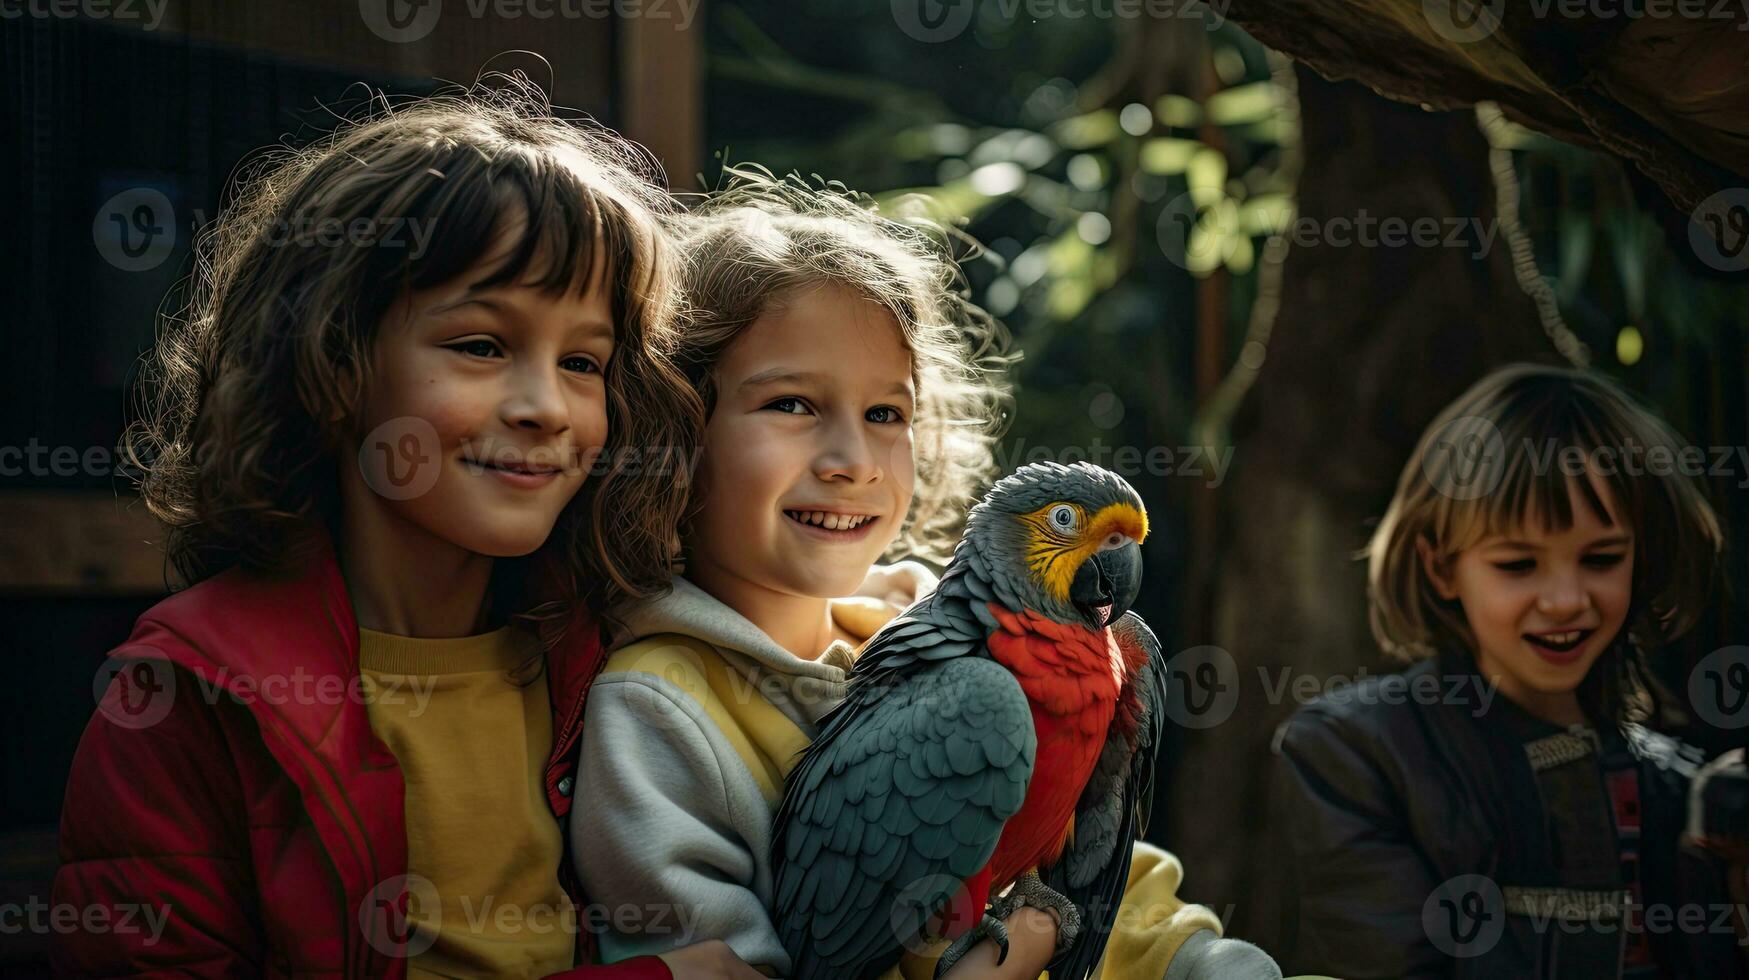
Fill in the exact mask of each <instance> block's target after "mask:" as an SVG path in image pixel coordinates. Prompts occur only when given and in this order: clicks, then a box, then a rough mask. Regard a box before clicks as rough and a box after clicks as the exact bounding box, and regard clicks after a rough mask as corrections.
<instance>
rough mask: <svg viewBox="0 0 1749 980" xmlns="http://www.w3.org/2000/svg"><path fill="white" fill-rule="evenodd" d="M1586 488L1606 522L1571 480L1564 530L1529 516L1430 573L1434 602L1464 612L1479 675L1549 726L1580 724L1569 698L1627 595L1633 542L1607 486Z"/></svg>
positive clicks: (1617, 625) (1620, 615) (1608, 636)
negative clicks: (1597, 499)
mask: <svg viewBox="0 0 1749 980" xmlns="http://www.w3.org/2000/svg"><path fill="white" fill-rule="evenodd" d="M1593 486H1594V487H1595V488H1596V489H1597V491H1598V493H1599V495H1600V499H1601V500H1602V501H1603V502H1604V504H1605V507H1606V508H1607V509H1609V511H1610V513H1609V514H1608V515H1602V514H1597V513H1595V512H1594V511H1593V510H1592V508H1591V506H1590V505H1589V504H1588V503H1586V501H1585V495H1584V494H1583V493H1582V492H1581V491H1580V489H1579V487H1578V486H1577V484H1576V482H1575V483H1574V484H1573V485H1572V486H1571V492H1570V498H1569V499H1571V500H1572V508H1573V521H1572V524H1571V525H1569V526H1568V527H1566V528H1564V529H1555V528H1545V527H1544V526H1543V522H1542V520H1541V519H1540V517H1538V516H1537V515H1536V514H1535V513H1529V514H1527V515H1526V517H1525V519H1524V520H1523V521H1522V522H1521V524H1520V526H1519V527H1517V528H1516V529H1514V530H1513V531H1511V532H1510V533H1507V534H1493V535H1490V536H1488V537H1485V538H1483V539H1482V540H1480V541H1477V542H1476V543H1475V544H1474V545H1472V546H1470V547H1468V548H1465V549H1463V551H1461V552H1459V553H1458V555H1457V556H1456V557H1455V558H1453V559H1451V560H1450V561H1449V564H1448V566H1447V567H1446V568H1445V569H1444V570H1443V572H1442V571H1441V570H1440V569H1438V568H1435V567H1430V568H1429V578H1430V580H1431V581H1432V582H1433V583H1434V585H1435V587H1436V588H1437V589H1438V590H1439V592H1440V594H1441V596H1442V597H1444V598H1446V599H1448V600H1449V599H1456V600H1457V601H1458V603H1459V604H1460V605H1461V606H1462V607H1463V614H1464V618H1465V620H1466V621H1467V622H1468V624H1469V627H1470V631H1471V632H1472V633H1473V634H1474V636H1475V645H1476V651H1475V652H1476V664H1477V666H1478V667H1480V668H1481V671H1482V673H1483V675H1484V676H1488V677H1494V678H1497V679H1498V682H1499V684H1500V689H1501V692H1502V693H1504V694H1505V695H1506V696H1507V697H1508V698H1510V699H1511V700H1512V701H1513V702H1515V703H1517V704H1519V705H1521V706H1523V707H1525V708H1527V709H1529V710H1530V711H1531V712H1532V713H1533V714H1537V715H1540V716H1542V717H1543V718H1545V720H1550V721H1555V722H1556V723H1558V724H1572V723H1576V722H1578V721H1581V720H1583V719H1582V718H1581V717H1580V716H1579V715H1578V710H1579V709H1578V704H1577V700H1576V697H1575V695H1574V691H1575V690H1576V689H1577V688H1578V686H1579V683H1580V682H1581V681H1582V680H1584V679H1585V675H1586V674H1587V673H1588V672H1589V671H1590V670H1591V666H1592V665H1593V664H1594V663H1596V662H1597V659H1598V658H1599V657H1601V656H1602V655H1603V653H1604V651H1605V650H1607V649H1608V648H1609V645H1610V644H1611V643H1614V642H1615V640H1616V636H1617V635H1618V634H1619V633H1620V632H1621V630H1622V626H1623V624H1624V623H1625V622H1626V620H1627V613H1628V607H1629V605H1630V604H1631V602H1630V599H1631V597H1632V595H1633V568H1634V541H1633V535H1632V534H1630V533H1628V531H1627V529H1626V527H1625V526H1624V524H1623V522H1622V520H1621V517H1620V516H1619V514H1617V513H1616V511H1617V508H1618V505H1617V504H1616V503H1615V502H1614V501H1612V500H1611V499H1610V497H1609V494H1608V488H1607V487H1606V486H1604V485H1603V484H1602V483H1601V482H1600V481H1599V482H1594V484H1593ZM1606 517H1607V522H1606Z"/></svg>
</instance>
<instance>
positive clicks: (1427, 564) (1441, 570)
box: [1415, 538, 1457, 601]
mask: <svg viewBox="0 0 1749 980" xmlns="http://www.w3.org/2000/svg"><path fill="white" fill-rule="evenodd" d="M1415 551H1416V553H1417V554H1419V555H1420V556H1421V569H1422V570H1423V571H1425V572H1426V573H1427V581H1429V582H1432V583H1433V591H1435V592H1438V593H1439V597H1440V598H1441V599H1445V600H1447V601H1450V600H1453V599H1456V598H1457V586H1456V585H1454V584H1452V580H1451V574H1450V571H1451V569H1450V565H1449V564H1448V561H1449V560H1445V561H1442V560H1441V559H1440V558H1439V556H1438V555H1435V554H1434V553H1433V545H1432V544H1430V543H1428V541H1427V539H1426V538H1416V539H1415Z"/></svg>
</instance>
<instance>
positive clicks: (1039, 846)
mask: <svg viewBox="0 0 1749 980" xmlns="http://www.w3.org/2000/svg"><path fill="white" fill-rule="evenodd" d="M1147 533H1148V518H1147V512H1146V510H1145V509H1144V507H1143V505H1142V500H1141V497H1140V495H1138V494H1137V493H1136V491H1135V489H1134V488H1132V487H1131V486H1130V485H1129V483H1128V482H1126V481H1125V480H1124V479H1123V478H1122V477H1120V476H1118V475H1117V474H1115V473H1112V472H1111V471H1109V470H1106V469H1103V468H1101V467H1098V466H1094V465H1092V464H1089V463H1085V462H1077V463H1073V464H1063V463H1055V462H1038V463H1031V464H1028V465H1026V466H1023V467H1021V468H1020V469H1018V470H1017V471H1015V472H1014V473H1013V474H1012V475H1010V476H1008V477H1006V478H1004V479H1002V480H1000V481H998V482H997V483H996V484H995V485H994V486H993V487H991V489H990V490H989V492H988V493H987V494H986V495H985V496H984V498H983V499H982V500H981V501H980V502H979V503H978V504H976V505H974V506H973V507H972V508H971V510H970V511H969V513H968V514H967V517H966V526H965V531H964V533H963V535H962V536H961V539H960V541H959V543H958V545H957V546H956V547H955V549H954V552H953V555H952V558H951V559H950V561H949V562H948V565H947V567H946V568H945V569H944V570H943V573H942V577H941V581H940V584H939V585H938V586H937V587H936V589H935V591H934V592H932V593H930V594H929V595H927V596H925V597H924V598H922V599H920V600H918V601H917V602H916V603H914V604H912V605H911V606H910V607H909V608H907V609H906V610H905V611H904V612H902V613H900V614H899V615H898V616H897V617H895V618H894V619H893V620H892V621H891V622H889V623H888V624H887V625H886V626H884V627H883V628H882V629H881V630H879V631H878V632H877V633H876V634H875V635H874V636H873V637H871V638H870V639H869V641H868V643H867V644H866V645H865V647H864V648H863V650H862V652H861V653H860V654H859V655H858V656H857V657H856V659H855V661H854V663H853V666H852V668H851V671H850V675H849V682H848V684H847V686H846V691H847V693H846V695H845V698H844V700H843V701H841V702H840V703H839V704H837V705H835V706H834V707H833V708H832V709H831V710H830V711H828V712H827V713H826V714H825V715H824V716H823V717H822V718H821V719H820V724H819V734H818V735H817V736H816V737H815V738H814V739H813V740H812V741H811V742H810V744H809V745H808V746H807V748H805V749H804V750H802V752H801V755H800V758H799V760H798V761H797V762H796V764H795V766H794V767H793V768H792V769H791V770H790V772H789V774H788V776H787V777H786V779H785V783H784V789H783V795H782V798H781V800H780V801H779V804H778V808H777V811H776V813H775V815H774V817H773V829H772V845H771V846H772V920H773V923H774V924H775V925H776V927H777V930H778V935H779V937H780V938H781V940H782V942H783V944H784V946H785V948H786V949H787V950H788V951H789V953H790V955H791V958H792V962H793V969H792V971H791V973H790V976H791V977H792V978H794V980H822V978H832V980H840V978H845V977H874V976H878V975H879V974H881V973H883V972H885V971H886V970H888V969H889V968H891V967H892V966H893V965H894V964H896V963H897V962H898V961H899V959H900V958H901V957H902V956H903V955H904V954H905V952H906V951H907V950H910V951H914V952H915V951H920V950H922V949H924V948H925V947H928V946H930V945H932V944H934V943H938V942H939V941H941V940H943V939H952V940H953V942H952V943H951V944H950V945H949V946H948V948H947V949H946V950H945V952H943V954H942V955H941V957H940V958H939V959H938V960H937V965H936V970H935V976H937V977H940V976H941V975H942V974H944V973H946V972H947V970H949V969H950V968H951V967H952V966H953V964H954V963H956V962H958V960H959V959H960V958H961V957H963V956H964V954H965V953H966V952H968V951H969V950H970V949H971V948H972V947H973V946H974V945H976V944H977V943H978V942H979V941H981V940H982V939H985V938H989V939H991V940H993V941H994V942H995V943H996V944H997V947H998V950H999V953H998V955H999V959H998V962H1001V961H1002V959H1005V958H1006V957H1007V955H1008V947H1009V940H1008V935H1007V931H1006V929H1005V928H1004V926H1003V922H1004V920H1006V919H1007V918H1008V917H1009V915H1011V914H1012V913H1013V912H1014V911H1015V910H1016V909H1018V908H1020V907H1021V906H1023V905H1024V906H1032V907H1035V908H1040V909H1047V910H1049V911H1051V912H1053V913H1054V914H1055V915H1056V917H1057V919H1058V920H1059V927H1058V937H1057V946H1056V949H1055V950H1054V951H1053V952H1052V959H1051V961H1050V967H1049V970H1050V975H1051V977H1052V978H1053V980H1085V978H1087V977H1089V976H1091V975H1092V973H1093V971H1094V970H1095V969H1096V968H1097V966H1098V964H1099V961H1100V957H1101V955H1102V954H1103V952H1104V949H1105V943H1106V940H1107V939H1108V938H1109V935H1110V931H1111V926H1112V923H1113V922H1114V921H1115V920H1116V918H1117V909H1118V904H1119V902H1120V900H1121V897H1122V894H1123V890H1124V887H1125V884H1126V883H1127V880H1128V877H1129V865H1130V856H1131V847H1132V844H1133V842H1134V841H1135V839H1136V838H1137V837H1138V836H1140V834H1141V833H1142V832H1143V831H1144V830H1145V829H1146V825H1147V821H1148V815H1149V811H1150V809H1151V807H1152V798H1153V775H1154V759H1155V754H1156V747H1157V746H1158V744H1159V741H1160V734H1161V728H1162V721H1161V719H1162V716H1163V715H1164V713H1165V705H1166V695H1167V690H1166V687H1165V684H1166V669H1165V663H1164V660H1163V658H1162V655H1161V650H1160V644H1159V641H1158V640H1157V639H1156V638H1155V636H1154V634H1153V632H1152V631H1150V630H1149V629H1148V627H1147V625H1146V624H1145V623H1144V622H1143V621H1142V619H1141V617H1140V616H1138V615H1136V614H1135V613H1134V612H1131V611H1130V608H1131V606H1132V605H1133V604H1134V602H1135V600H1136V597H1137V595H1138V593H1139V592H1140V589H1141V572H1142V555H1141V543H1142V540H1143V539H1144V538H1145V537H1147Z"/></svg>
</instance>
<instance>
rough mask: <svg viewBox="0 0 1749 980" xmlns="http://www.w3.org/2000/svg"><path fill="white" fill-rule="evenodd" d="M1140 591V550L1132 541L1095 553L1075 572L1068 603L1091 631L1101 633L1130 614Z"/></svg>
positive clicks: (1070, 584) (1139, 546)
mask: <svg viewBox="0 0 1749 980" xmlns="http://www.w3.org/2000/svg"><path fill="white" fill-rule="evenodd" d="M1141 591H1142V546H1141V545H1139V544H1137V543H1136V542H1134V541H1131V542H1129V543H1128V544H1125V545H1122V546H1120V547H1117V548H1111V549H1108V550H1106V551H1100V552H1096V553H1095V554H1094V555H1093V557H1091V558H1089V559H1087V560H1086V561H1084V562H1082V563H1081V567H1080V568H1078V569H1076V570H1075V579H1074V581H1072V582H1070V583H1069V601H1071V602H1073V603H1074V604H1075V608H1076V609H1079V610H1080V611H1081V615H1082V616H1084V617H1086V619H1087V623H1088V625H1090V626H1092V627H1093V628H1094V629H1104V628H1105V627H1107V626H1110V625H1111V624H1112V623H1115V622H1117V620H1118V619H1119V618H1120V617H1122V616H1123V614H1124V613H1126V612H1129V611H1130V607H1131V606H1133V605H1135V602H1136V596H1137V594H1139V593H1140V592H1141Z"/></svg>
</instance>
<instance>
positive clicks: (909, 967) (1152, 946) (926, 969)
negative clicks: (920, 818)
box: [880, 841, 1221, 980]
mask: <svg viewBox="0 0 1749 980" xmlns="http://www.w3.org/2000/svg"><path fill="white" fill-rule="evenodd" d="M1183 880H1184V866H1183V865H1181V864H1179V863H1178V859H1177V858H1176V857H1173V856H1172V855H1171V854H1170V853H1168V852H1166V851H1163V850H1161V849H1159V848H1158V847H1155V846H1154V845H1152V844H1145V843H1142V842H1141V841H1137V842H1136V845H1135V849H1134V851H1133V852H1132V853H1131V855H1130V877H1129V881H1128V882H1126V883H1125V884H1124V892H1123V901H1122V903H1121V904H1119V905H1118V909H1117V921H1116V922H1115V923H1114V925H1113V927H1112V932H1111V940H1110V941H1109V942H1107V943H1106V945H1105V959H1104V961H1103V962H1104V966H1103V967H1102V968H1101V970H1100V974H1099V975H1100V978H1101V980H1133V978H1135V977H1163V976H1165V975H1166V967H1167V966H1168V965H1170V964H1171V962H1172V957H1174V956H1176V955H1177V954H1178V947H1180V946H1182V945H1184V941H1185V940H1186V939H1189V938H1190V937H1191V936H1192V935H1194V934H1195V933H1196V932H1197V931H1198V930H1201V929H1210V930H1213V931H1214V934H1215V935H1217V936H1219V935H1220V934H1221V920H1220V919H1218V918H1216V917H1215V914H1214V912H1212V911H1210V910H1209V909H1207V908H1205V907H1203V906H1201V905H1192V904H1190V903H1188V902H1186V901H1184V899H1182V898H1179V897H1178V886H1179V884H1180V883H1181V882H1182V881H1183ZM946 947H947V943H946V942H945V941H943V942H941V943H939V944H937V947H936V948H931V949H930V950H928V951H927V952H926V954H925V955H923V956H917V955H914V954H906V956H905V958H904V959H903V960H901V961H900V963H899V965H898V966H895V967H893V968H892V969H890V970H888V971H887V972H886V973H883V974H881V977H880V980H928V978H930V977H931V976H932V975H933V972H934V966H935V956H936V955H939V953H940V951H941V950H942V949H945V948H946ZM930 954H934V955H930ZM1043 976H1045V977H1049V976H1050V974H1048V973H1047V974H1044V975H1043Z"/></svg>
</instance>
